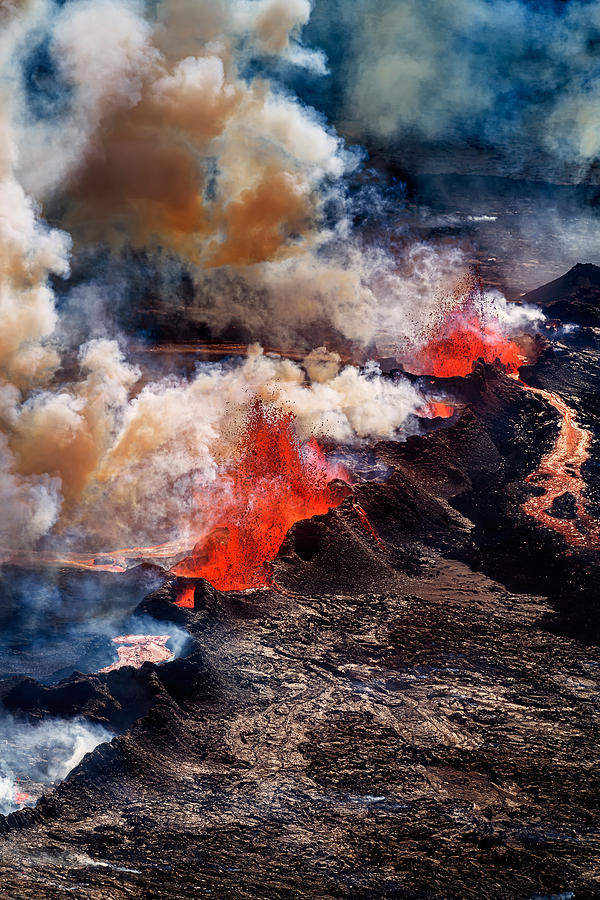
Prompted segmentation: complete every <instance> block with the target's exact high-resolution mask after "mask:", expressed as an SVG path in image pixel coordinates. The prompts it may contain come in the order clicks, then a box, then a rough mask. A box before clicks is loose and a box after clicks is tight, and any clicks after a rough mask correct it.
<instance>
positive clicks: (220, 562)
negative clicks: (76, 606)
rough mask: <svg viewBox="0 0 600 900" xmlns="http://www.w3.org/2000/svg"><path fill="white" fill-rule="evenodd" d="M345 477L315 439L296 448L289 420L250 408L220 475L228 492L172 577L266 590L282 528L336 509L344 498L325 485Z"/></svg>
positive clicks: (263, 409)
mask: <svg viewBox="0 0 600 900" xmlns="http://www.w3.org/2000/svg"><path fill="white" fill-rule="evenodd" d="M344 476H345V472H344V471H343V470H342V468H341V467H339V466H332V465H331V464H330V463H329V462H328V461H327V459H326V457H325V456H324V454H323V453H322V451H321V449H320V448H319V445H318V444H317V442H316V441H315V440H314V439H311V440H310V441H308V442H307V443H306V444H304V445H303V444H301V443H300V441H299V440H298V438H297V437H296V435H295V432H294V428H293V419H292V415H291V414H288V413H284V412H281V411H280V410H275V409H267V408H266V407H265V406H264V405H263V404H262V403H260V402H256V403H255V405H254V407H253V408H252V411H251V414H250V416H249V419H248V422H247V425H246V428H245V431H244V434H243V436H242V440H241V442H240V444H239V447H238V453H237V460H236V462H235V463H234V464H233V465H232V467H231V469H230V471H229V472H228V473H227V481H228V483H229V487H230V490H229V493H228V496H227V499H226V500H225V501H224V502H222V504H221V506H222V508H221V509H220V514H219V516H218V520H217V523H216V525H215V527H214V528H213V530H212V531H211V532H210V534H209V535H208V536H207V537H205V538H203V539H202V540H201V541H199V542H198V543H197V544H196V546H195V547H194V550H193V551H192V554H191V556H190V557H188V558H187V559H184V560H182V562H180V563H178V564H177V565H176V566H175V567H174V568H173V570H172V571H173V572H174V573H175V574H176V575H183V576H186V577H192V578H199V577H202V578H205V579H206V580H207V581H210V583H211V584H212V585H214V587H216V588H218V589H220V590H243V589H244V588H250V587H260V586H263V585H265V584H267V583H268V581H269V563H271V562H272V561H273V560H274V559H275V556H276V555H277V552H278V550H279V548H280V547H281V544H282V542H283V539H284V537H285V535H286V533H287V531H288V529H289V528H290V527H291V526H292V525H293V524H294V522H298V521H299V520H300V519H308V518H310V517H311V516H315V515H319V514H322V513H326V512H327V511H328V510H329V509H330V508H331V507H333V506H337V505H338V504H339V503H341V501H342V499H343V494H342V493H341V492H339V491H337V492H336V490H335V488H334V486H332V485H330V484H329V483H330V482H331V481H332V480H333V479H334V478H343V477H344Z"/></svg>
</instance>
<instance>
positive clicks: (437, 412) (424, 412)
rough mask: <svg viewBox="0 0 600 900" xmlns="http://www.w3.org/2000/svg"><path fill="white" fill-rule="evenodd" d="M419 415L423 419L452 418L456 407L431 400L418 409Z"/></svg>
mask: <svg viewBox="0 0 600 900" xmlns="http://www.w3.org/2000/svg"><path fill="white" fill-rule="evenodd" d="M417 415H418V416H420V417H421V418H422V419H450V418H451V417H452V416H453V415H454V407H453V406H449V405H448V404H447V403H439V402H438V401H436V400H430V401H429V403H427V404H426V405H425V406H422V407H421V409H418V410H417Z"/></svg>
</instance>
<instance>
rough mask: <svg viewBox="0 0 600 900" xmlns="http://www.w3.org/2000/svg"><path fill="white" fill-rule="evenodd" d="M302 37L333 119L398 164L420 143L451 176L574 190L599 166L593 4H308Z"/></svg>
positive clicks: (599, 85)
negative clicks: (526, 179) (328, 93)
mask: <svg viewBox="0 0 600 900" xmlns="http://www.w3.org/2000/svg"><path fill="white" fill-rule="evenodd" d="M310 31H311V35H312V37H313V38H315V39H316V40H317V41H322V42H323V44H324V46H325V47H326V49H327V51H328V53H329V56H330V64H331V67H332V70H333V73H334V80H335V84H336V86H337V88H338V90H339V91H340V92H341V93H342V95H343V98H344V100H343V104H342V107H343V109H342V111H341V112H340V111H339V109H338V111H337V118H338V119H339V120H341V121H342V122H344V123H346V126H347V128H348V129H349V130H350V131H351V132H353V133H354V134H356V135H359V136H362V137H363V138H364V137H365V136H366V135H370V136H371V137H373V138H375V139H377V140H379V141H381V140H384V141H386V142H392V143H394V144H395V145H396V146H398V147H399V148H400V154H401V153H402V149H401V148H402V144H403V142H404V143H405V142H407V141H408V142H409V143H412V142H414V138H415V136H417V137H418V138H420V139H421V141H422V142H429V143H430V144H434V143H436V142H439V145H440V147H441V148H443V149H442V150H441V153H440V154H438V156H439V157H440V159H441V158H442V157H445V158H446V160H448V154H449V152H450V155H451V163H450V164H451V165H454V166H459V167H461V166H463V167H464V166H466V167H467V168H468V167H469V166H473V165H475V166H478V165H481V160H482V159H483V160H484V161H485V166H486V171H488V172H489V171H490V167H492V168H493V166H495V165H496V166H498V165H499V166H500V170H501V171H504V172H508V173H510V174H513V175H514V174H521V175H522V174H524V173H527V172H529V173H531V174H532V175H535V176H536V177H538V178H539V177H540V176H541V177H548V176H550V179H549V180H556V179H558V180H562V179H564V178H565V177H566V178H568V179H569V180H573V178H575V180H577V179H578V177H581V175H582V174H584V173H585V172H586V170H587V169H588V168H589V166H590V164H592V163H593V160H594V159H595V158H596V157H597V155H598V150H599V149H600V143H599V142H600V130H599V128H598V116H597V105H598V97H599V92H600V79H599V76H598V70H597V65H596V53H597V44H598V37H599V36H600V14H599V11H598V6H597V4H595V3H589V2H587V0H570V2H568V3H560V2H557V3H554V2H550V3H545V4H544V3H530V2H527V0H434V2H432V3H421V2H419V0H350V2H346V0H317V2H316V9H315V15H314V23H313V25H312V27H311V29H310ZM334 96H335V94H334ZM323 99H324V103H325V105H327V104H326V97H324V98H323ZM474 145H475V146H476V147H477V148H478V149H479V157H480V159H479V160H477V158H476V156H477V154H476V153H471V152H469V146H474ZM486 145H487V146H488V147H492V148H494V149H495V153H494V155H493V157H490V154H489V153H483V154H482V153H481V152H480V151H481V148H482V146H486ZM452 147H454V148H459V147H462V151H460V150H458V149H456V152H454V153H452V150H451V148H452ZM461 157H462V158H461ZM573 164H574V165H575V170H573ZM450 170H452V169H450ZM552 176H553V177H552Z"/></svg>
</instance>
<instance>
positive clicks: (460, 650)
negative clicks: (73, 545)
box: [0, 346, 600, 900]
mask: <svg viewBox="0 0 600 900" xmlns="http://www.w3.org/2000/svg"><path fill="white" fill-rule="evenodd" d="M574 352H575V351H569V350H568V348H567V350H566V351H565V352H564V353H562V351H561V349H560V347H558V346H554V347H553V348H549V349H548V350H547V351H545V352H544V354H542V357H541V359H540V361H539V363H538V364H537V366H536V367H534V368H533V369H531V371H528V372H527V373H526V375H527V379H528V380H529V383H532V384H533V381H532V380H531V379H533V378H534V377H537V378H538V379H539V381H540V382H543V385H544V386H545V387H547V388H551V387H552V386H554V387H557V385H558V383H559V382H560V380H561V379H562V380H563V381H562V382H561V384H563V383H564V380H565V379H566V378H567V377H570V378H571V379H573V378H575V379H576V380H577V379H579V383H578V384H577V383H576V382H574V383H573V393H576V392H577V391H579V395H580V396H581V395H582V392H583V393H585V390H586V389H588V390H591V387H590V384H591V381H590V379H593V378H594V377H595V370H592V369H591V368H590V367H589V366H588V367H586V368H585V370H583V369H582V370H580V371H579V373H578V374H577V373H576V374H575V375H573V374H571V375H567V372H566V369H567V367H568V366H569V365H570V362H571V360H570V354H574ZM590 352H592V351H591V350H590ZM569 371H571V373H572V367H571V369H570V370H569ZM586 379H587V381H586ZM461 382H462V390H463V392H464V397H463V400H464V405H463V407H462V410H461V412H460V414H456V415H455V416H454V418H453V419H450V420H448V421H445V422H443V423H442V422H439V423H437V425H438V426H439V427H435V428H432V429H431V430H430V431H429V432H428V433H427V434H424V435H420V436H415V437H412V438H410V439H409V440H408V441H406V443H404V444H397V443H391V442H383V443H380V444H378V445H376V446H372V447H370V448H368V451H367V450H366V449H365V451H364V452H365V453H367V452H368V453H369V455H370V459H371V461H372V460H373V459H375V460H376V462H377V463H378V464H379V465H380V466H382V467H384V468H385V469H386V471H387V472H388V477H387V479H386V480H384V481H380V482H373V481H369V480H364V481H359V482H358V483H356V484H355V485H354V486H353V488H352V493H351V494H350V495H349V496H347V497H346V498H345V500H344V501H343V502H342V503H341V505H340V506H338V507H337V508H335V509H332V510H330V512H329V513H327V514H326V515H322V516H317V517H314V518H313V519H310V520H307V521H302V522H298V523H297V524H296V525H294V526H293V527H292V528H291V530H290V532H289V533H288V535H287V537H286V539H285V541H284V543H283V545H282V547H281V550H280V552H279V555H278V557H277V559H276V560H275V563H274V564H273V570H272V583H271V586H269V587H268V588H264V589H257V590H250V591H241V592H219V591H217V590H215V589H214V588H212V587H211V586H210V585H209V584H208V583H207V582H205V581H202V580H201V579H198V580H197V581H196V582H194V585H193V588H194V589H193V607H190V608H181V607H178V606H176V605H174V604H175V601H176V599H177V597H178V596H179V592H180V589H181V587H182V584H183V582H182V581H181V580H178V579H176V578H174V577H173V576H169V575H167V574H166V573H165V574H164V575H163V576H162V584H161V585H160V586H158V587H157V588H156V589H155V590H153V591H151V592H150V593H149V594H148V595H147V596H146V597H145V599H144V600H143V601H142V602H141V604H140V606H139V609H138V610H137V612H138V614H140V615H149V616H152V618H153V619H154V620H158V621H159V622H161V623H164V624H165V630H166V631H167V630H168V627H169V625H170V624H174V625H177V627H179V628H182V629H185V630H186V631H187V632H188V633H189V635H190V639H189V642H188V644H187V646H186V647H185V649H184V651H183V653H182V655H181V656H180V658H178V659H176V660H174V661H173V662H170V663H165V664H164V665H161V666H155V665H153V664H151V663H146V664H144V665H143V666H142V667H141V668H140V669H139V670H134V669H131V668H127V667H126V668H123V669H119V670H117V671H115V672H110V673H107V674H99V675H82V674H79V673H75V674H73V675H70V676H69V677H68V678H66V679H64V680H63V681H61V682H59V683H58V684H41V683H39V682H37V681H35V680H34V679H31V678H29V679H25V678H22V677H16V676H14V677H12V678H10V679H8V680H5V681H4V682H2V683H1V684H0V698H1V699H2V702H3V704H4V706H5V707H6V708H7V709H9V710H10V712H11V713H12V714H13V715H16V716H25V717H29V718H30V719H38V718H43V717H44V716H46V715H57V714H58V715H61V716H69V715H71V716H72V715H81V716H84V717H86V718H87V719H89V720H90V721H92V722H97V723H100V724H104V725H106V726H110V728H111V730H112V731H113V732H114V733H116V735H117V736H116V737H114V738H113V740H112V741H110V742H109V743H103V744H100V745H99V746H98V747H97V748H96V749H95V750H94V751H93V752H91V753H90V754H88V755H87V756H86V757H85V758H84V759H83V761H82V762H81V763H80V765H79V766H77V768H76V769H75V770H74V771H73V772H72V773H71V774H70V775H69V777H68V778H67V779H66V780H65V781H64V782H63V783H61V784H60V785H59V786H58V787H57V788H56V789H54V790H53V791H51V792H49V793H48V794H47V795H46V796H45V797H43V798H42V799H41V800H40V801H39V802H38V804H37V806H36V807H35V808H32V809H23V810H20V811H18V812H16V813H13V814H11V815H10V816H8V817H6V818H5V819H3V820H2V822H1V824H0V829H1V832H2V837H1V839H0V881H1V883H2V890H3V896H5V897H7V898H10V900H13V898H14V900H17V898H19V900H38V898H39V900H41V898H63V897H65V896H69V897H74V898H78V900H79V898H81V900H84V898H85V900H106V898H109V897H110V898H113V900H125V898H132V897H134V898H138V897H139V898H141V897H144V898H157V900H158V898H169V900H177V898H186V900H187V898H192V897H219V898H220V897H234V898H278V900H279V898H292V897H294V898H295V897H306V898H352V900H356V898H373V897H390V898H423V900H454V898H456V900H459V898H460V900H463V898H473V900H475V898H481V897H487V898H502V900H504V898H506V900H509V898H510V900H515V898H523V900H529V898H532V897H549V896H564V897H571V896H573V897H576V898H577V900H582V898H592V897H597V896H598V894H599V893H600V866H599V864H598V860H599V859H600V832H599V827H598V815H597V812H598V802H597V797H598V795H599V793H600V784H599V783H598V770H597V747H598V741H599V738H600V714H599V712H598V707H597V703H596V700H597V696H598V693H597V692H598V689H599V673H600V650H599V649H598V637H599V635H600V630H599V627H598V626H599V620H598V615H597V612H596V609H595V606H594V603H593V597H594V589H595V585H597V583H598V569H597V562H596V559H595V555H594V553H592V552H590V551H589V550H586V549H585V548H584V549H578V548H571V547H568V546H567V545H566V544H565V542H564V540H563V539H562V538H561V536H560V534H559V533H557V532H555V531H553V530H552V529H547V528H544V527H542V526H540V525H539V524H538V523H536V522H535V521H533V520H531V519H530V517H528V516H527V515H525V514H524V513H523V510H522V505H523V502H524V501H525V499H526V498H527V496H529V495H530V493H531V491H532V490H535V489H536V488H535V486H533V487H532V486H531V485H529V484H527V483H526V481H525V479H526V477H527V476H528V475H529V474H530V473H531V472H532V471H534V470H535V469H536V467H537V466H538V465H539V463H540V460H541V459H542V457H543V456H544V454H545V453H547V452H548V450H549V449H550V448H551V447H552V444H553V441H554V440H555V438H556V432H557V427H558V417H557V414H556V411H555V410H554V409H553V408H552V407H551V406H549V405H548V404H547V403H545V402H544V400H543V399H542V398H541V397H539V396H537V395H535V394H533V393H530V392H527V391H525V390H523V389H522V387H521V386H520V385H519V384H518V383H517V382H516V381H515V380H513V379H509V378H507V377H506V376H505V375H504V374H502V373H501V372H499V371H497V370H496V369H494V368H493V367H492V366H489V365H485V364H483V363H479V364H478V365H477V367H476V369H475V371H474V372H473V374H472V375H470V376H468V378H467V379H461ZM586 384H587V388H586ZM588 415H589V416H590V417H591V418H589V420H588V426H589V427H590V429H592V430H593V429H594V428H595V427H596V422H595V421H592V418H593V415H594V412H593V409H592V410H591V412H589V413H588ZM594 440H595V437H594ZM591 490H592V488H591ZM120 577H121V576H114V578H115V579H118V578H120ZM135 577H137V576H136V575H135V574H134V575H131V574H130V575H129V578H130V579H132V580H134V579H135ZM185 584H186V586H187V587H188V588H189V582H186V583H185Z"/></svg>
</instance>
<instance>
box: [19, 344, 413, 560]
mask: <svg viewBox="0 0 600 900" xmlns="http://www.w3.org/2000/svg"><path fill="white" fill-rule="evenodd" d="M112 350H113V352H115V353H116V347H113V348H112ZM88 352H89V351H88ZM307 365H308V367H309V369H310V370H312V371H313V374H314V355H311V356H310V357H309V359H308V363H307ZM322 368H323V367H322V366H321V367H320V369H321V371H320V372H319V375H318V378H317V380H314V381H309V380H308V379H307V376H306V374H305V370H304V369H303V368H302V367H301V366H300V365H299V364H296V363H293V362H291V361H289V360H284V359H281V358H277V357H269V356H265V355H264V354H263V353H262V352H261V350H260V348H258V347H256V348H254V349H252V348H251V350H250V352H249V355H248V357H247V359H246V360H244V361H242V362H239V361H238V362H237V363H235V362H232V363H230V364H212V365H211V364H205V365H202V366H200V367H199V368H198V370H197V373H196V375H195V377H193V378H192V379H189V380H188V379H177V378H174V377H169V378H167V379H165V380H162V381H159V382H153V383H150V384H147V385H146V386H144V387H143V388H142V389H141V390H140V391H139V393H138V394H137V396H135V397H134V398H133V399H131V400H129V401H128V402H126V403H124V404H123V405H121V406H115V405H114V404H110V403H109V402H108V401H107V398H106V395H103V396H102V399H101V400H99V401H98V402H97V403H95V404H91V405H87V406H86V407H84V410H85V412H84V414H83V415H82V416H81V418H80V423H79V424H80V428H81V431H82V433H83V436H84V437H85V436H86V435H87V434H88V429H89V427H90V426H89V423H88V420H87V418H86V417H87V416H88V415H89V414H90V410H93V412H94V414H96V415H97V416H98V420H93V423H92V424H93V433H95V434H99V435H102V436H103V437H110V441H109V442H108V443H105V444H104V446H102V442H101V441H99V442H97V443H94V444H93V446H94V448H95V457H94V460H93V465H88V466H86V468H85V470H82V469H80V470H79V472H80V474H83V475H85V478H84V479H83V480H79V477H78V474H77V471H76V470H75V472H74V471H73V466H72V464H71V461H70V452H71V451H73V452H74V453H75V457H76V460H77V459H79V458H81V456H80V453H79V446H80V441H81V440H82V439H83V438H82V437H81V433H80V432H78V430H77V429H75V430H74V431H72V432H71V433H70V436H71V438H72V441H73V443H72V445H71V447H70V446H69V444H68V443H65V442H63V444H62V446H61V448H60V453H59V452H58V451H57V456H56V462H55V465H56V466H60V471H61V476H62V479H63V483H64V490H65V494H66V495H67V496H68V497H69V498H70V499H71V500H72V505H71V506H70V507H69V509H68V510H65V512H64V519H63V522H62V523H61V527H62V529H63V531H64V532H65V537H67V536H68V534H69V533H72V534H75V535H77V536H80V535H81V534H82V533H83V534H87V535H94V536H95V541H96V546H97V545H98V542H100V544H101V545H103V546H111V545H114V543H115V540H116V542H117V545H118V544H119V543H120V544H122V545H124V546H128V545H129V544H130V543H131V541H134V542H137V543H139V542H140V541H141V542H142V543H155V542H156V541H158V540H166V539H167V538H168V537H169V536H171V537H173V538H175V537H182V536H185V535H186V534H188V535H192V536H193V535H198V534H200V533H202V532H203V531H205V530H206V529H207V528H208V527H210V526H211V524H212V521H211V515H213V514H216V513H218V504H215V503H212V504H207V503H206V502H205V503H203V502H202V498H203V497H204V498H205V501H206V500H207V499H208V498H209V496H210V494H209V491H213V492H214V490H215V487H218V483H219V478H220V474H221V471H222V469H223V468H224V467H227V465H228V464H230V462H231V461H232V459H234V458H235V454H236V452H237V446H238V443H239V440H240V436H241V434H242V432H243V429H244V426H245V424H246V420H247V417H248V414H249V412H250V410H251V408H252V405H253V404H254V402H255V401H256V399H258V400H260V401H262V402H263V403H264V404H265V405H267V406H270V405H273V406H275V407H277V408H280V409H283V410H284V411H286V412H291V413H292V414H293V415H294V417H295V430H296V432H297V434H298V437H299V438H300V439H301V440H306V439H308V438H309V437H311V436H314V437H317V438H319V439H322V440H325V441H334V442H336V443H352V442H354V441H356V440H360V439H361V438H364V437H367V436H377V437H395V436H399V433H400V432H401V431H402V428H403V426H404V423H405V422H406V420H407V418H408V417H409V416H410V415H411V414H412V413H414V412H415V411H416V409H417V408H418V406H419V405H420V403H421V402H422V400H421V397H420V395H419V393H418V392H417V391H416V390H415V389H414V388H413V387H412V386H411V385H410V384H409V383H408V382H407V381H405V380H399V381H396V382H392V381H389V380H385V379H382V378H381V377H379V373H378V371H377V369H376V367H371V368H370V369H369V368H367V369H365V370H359V369H357V368H356V367H353V366H346V367H344V368H342V369H341V370H340V371H338V366H337V363H336V360H335V357H334V356H332V357H331V358H330V359H328V365H327V375H328V378H327V379H326V380H324V379H323V372H322ZM116 370H117V371H118V366H117V367H116ZM111 371H114V370H113V369H111ZM123 371H124V372H127V371H128V370H127V369H124V370H123ZM84 384H85V382H84ZM59 397H63V399H62V400H61V401H60V403H59V402H58V401H57V396H56V394H54V393H53V394H50V395H47V402H46V401H45V400H44V397H43V396H42V397H41V398H40V399H38V400H36V401H35V403H34V405H33V407H32V411H31V416H32V417H33V418H32V419H29V418H28V419H26V425H27V432H25V433H23V432H22V433H21V436H22V440H23V442H24V443H23V444H22V445H21V447H20V453H21V456H24V455H26V449H27V448H29V446H30V445H31V446H32V448H35V447H37V446H38V445H39V436H40V433H41V432H40V431H39V430H38V427H37V425H38V422H39V428H40V429H46V428H47V422H46V415H54V414H56V415H58V416H61V415H63V412H64V410H65V409H67V410H69V409H70V408H71V407H72V402H73V400H72V398H71V402H69V401H68V399H67V398H68V397H69V395H68V394H67V395H64V394H63V395H59ZM39 404H44V405H43V406H41V407H40V406H39ZM22 414H26V412H25V413H22ZM31 423H33V425H32V424H31ZM117 423H118V427H117ZM55 430H56V428H55V425H54V424H53V426H52V427H51V428H49V431H50V432H51V433H53V432H54V431H55ZM85 446H86V447H88V446H90V447H91V446H92V442H91V441H89V442H88V441H87V440H86V442H85ZM33 452H34V449H32V450H31V453H33ZM47 458H48V457H47V451H46V453H44V455H43V458H40V460H39V465H40V466H42V465H44V464H45V463H44V460H47ZM74 478H75V479H77V480H76V481H74ZM115 528H118V529H119V532H118V533H117V534H116V533H115ZM176 531H178V532H179V533H178V534H177V535H176V534H175V532H176Z"/></svg>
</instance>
